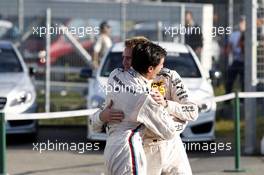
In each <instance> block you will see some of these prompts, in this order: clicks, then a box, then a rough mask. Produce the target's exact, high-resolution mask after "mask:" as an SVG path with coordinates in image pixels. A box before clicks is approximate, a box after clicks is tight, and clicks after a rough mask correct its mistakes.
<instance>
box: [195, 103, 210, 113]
mask: <svg viewBox="0 0 264 175" xmlns="http://www.w3.org/2000/svg"><path fill="white" fill-rule="evenodd" d="M198 109H199V113H200V112H203V113H206V112H209V111H210V110H211V109H212V101H209V100H207V101H203V102H202V103H201V104H199V105H198Z"/></svg>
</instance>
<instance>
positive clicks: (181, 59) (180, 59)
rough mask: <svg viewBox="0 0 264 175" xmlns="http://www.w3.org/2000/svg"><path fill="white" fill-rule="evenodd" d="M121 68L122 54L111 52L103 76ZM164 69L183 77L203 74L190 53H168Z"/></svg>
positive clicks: (195, 76) (102, 72) (196, 76)
mask: <svg viewBox="0 0 264 175" xmlns="http://www.w3.org/2000/svg"><path fill="white" fill-rule="evenodd" d="M119 67H123V66H122V53H121V52H110V53H109V54H108V56H107V58H106V61H105V63H104V65H103V68H102V71H101V76H103V77H108V76H109V75H110V73H111V72H112V71H113V70H114V69H115V68H119ZM164 67H166V68H169V69H171V70H176V71H177V72H178V73H179V75H180V76H181V77H186V78H198V77H201V73H200V71H199V69H198V67H197V65H196V63H195V61H194V59H193V57H192V55H191V54H190V53H168V56H167V57H166V60H165V63H164Z"/></svg>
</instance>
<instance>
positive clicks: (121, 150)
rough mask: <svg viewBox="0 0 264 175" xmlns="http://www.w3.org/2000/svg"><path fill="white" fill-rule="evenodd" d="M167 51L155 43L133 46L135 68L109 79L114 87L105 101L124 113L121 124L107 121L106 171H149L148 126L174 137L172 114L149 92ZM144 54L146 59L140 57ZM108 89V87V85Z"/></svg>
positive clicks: (119, 71) (160, 134)
mask: <svg viewBox="0 0 264 175" xmlns="http://www.w3.org/2000/svg"><path fill="white" fill-rule="evenodd" d="M165 56H166V51H165V50H164V49H162V48H161V47H160V46H158V45H156V44H153V43H150V42H149V43H144V44H138V45H136V46H135V48H134V49H133V58H134V59H133V61H132V66H133V68H134V69H135V70H136V71H135V70H133V69H132V68H131V69H130V70H129V71H123V70H122V69H115V70H114V71H113V72H112V73H111V74H110V77H109V79H108V86H109V87H111V88H110V89H111V90H110V91H109V92H108V93H107V96H106V104H108V103H110V101H111V100H112V101H113V108H114V109H118V110H122V111H123V112H124V119H123V120H122V122H120V123H113V122H109V123H108V124H107V134H108V138H107V143H106V147H105V151H104V156H105V164H106V169H107V173H108V174H111V175H117V174H118V175H119V174H120V175H123V174H133V175H134V174H142V175H145V174H146V173H147V171H146V168H147V164H146V158H145V152H144V150H143V145H142V140H141V135H142V134H144V133H143V131H144V128H148V129H149V130H150V131H151V132H153V133H154V134H155V135H156V136H158V137H159V138H162V139H164V140H166V139H172V138H174V137H175V134H176V128H175V126H174V122H173V117H172V116H170V115H169V114H168V113H167V112H166V110H165V109H164V107H163V106H162V105H160V104H158V103H157V102H156V101H154V100H153V99H152V97H151V95H150V93H151V82H152V79H153V78H155V76H156V75H157V73H158V72H160V69H161V68H162V67H163V62H164V57H165ZM142 57H144V58H145V59H144V60H141V58H142ZM107 89H109V88H107Z"/></svg>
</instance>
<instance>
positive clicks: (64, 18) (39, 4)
mask: <svg viewBox="0 0 264 175" xmlns="http://www.w3.org/2000/svg"><path fill="white" fill-rule="evenodd" d="M47 8H50V9H51V26H52V27H54V28H56V27H57V28H58V27H59V26H60V25H61V24H63V25H65V26H66V27H68V28H70V27H75V28H78V27H91V28H93V29H94V28H95V27H98V26H99V24H100V23H101V22H102V21H104V20H108V21H109V24H110V25H111V28H112V39H113V41H114V42H119V41H122V40H123V39H125V38H126V37H130V36H134V35H145V36H146V37H149V38H150V39H151V40H165V41H179V42H183V41H184V40H183V38H182V36H181V35H175V36H173V37H171V36H166V35H164V28H165V27H169V26H178V25H179V24H183V25H184V15H185V12H186V11H191V12H192V13H193V16H194V20H195V22H196V23H197V24H198V25H199V26H201V28H202V31H203V32H205V33H206V32H208V31H210V30H211V27H212V20H208V18H210V19H212V15H213V8H212V5H202V4H190V3H188V4H187V3H186V4H183V3H143V2H142V3H113V2H111V3H107V2H103V3H102V2H99V3H96V2H87V1H81V0H80V1H68V0H63V1H56V0H55V1H48V2H46V1H35V0H16V1H7V0H4V1H1V2H0V14H1V15H2V19H5V20H8V21H11V22H12V23H13V24H14V26H15V28H16V31H20V33H19V32H17V35H16V33H14V34H13V35H12V36H9V38H6V39H8V40H12V41H13V42H15V43H16V44H17V45H18V48H19V50H20V51H21V53H22V55H23V57H24V59H25V61H26V63H27V64H28V66H30V67H35V68H36V70H37V73H36V75H35V84H36V87H37V91H38V94H39V98H38V101H39V104H40V105H39V106H40V111H43V110H44V107H43V106H44V101H45V98H44V96H45V79H46V77H45V71H46V69H45V61H46V60H45V56H44V57H43V55H42V53H43V52H42V51H45V49H46V35H45V34H43V33H41V32H40V30H41V29H42V28H44V27H45V26H46V9H47ZM205 14H206V15H205ZM160 24H161V25H160ZM96 37H97V35H96V34H94V33H91V34H84V35H75V38H76V39H77V41H78V42H79V44H80V45H81V46H82V47H83V48H84V49H85V50H86V51H87V52H88V53H89V54H92V52H93V44H94V41H95V39H96ZM211 40H212V38H211V36H210V35H206V34H204V37H203V43H204V46H203V53H202V55H201V57H202V58H201V62H202V64H203V65H204V67H205V68H207V69H208V70H209V69H210V68H211V65H212V60H211V59H210V58H211V55H212V49H211ZM50 56H51V75H50V79H51V87H50V90H51V111H60V110H67V109H69V110H71V109H72V107H73V106H74V107H75V108H85V107H86V104H85V96H86V92H87V82H86V81H87V80H84V79H81V78H80V77H79V72H80V70H81V69H82V68H83V67H87V66H89V65H88V63H87V61H86V60H85V59H84V58H83V57H82V56H80V54H78V51H77V50H76V48H75V47H74V46H73V45H72V44H71V43H70V42H69V40H68V38H67V37H66V36H65V35H63V34H56V35H51V46H50ZM208 58H209V59H208ZM69 97H70V98H69ZM80 101H81V103H80ZM76 104H79V105H76Z"/></svg>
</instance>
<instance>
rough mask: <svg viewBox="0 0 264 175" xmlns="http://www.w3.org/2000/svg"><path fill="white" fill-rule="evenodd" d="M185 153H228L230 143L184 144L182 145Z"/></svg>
mask: <svg viewBox="0 0 264 175" xmlns="http://www.w3.org/2000/svg"><path fill="white" fill-rule="evenodd" d="M183 145H184V148H185V150H186V151H203V152H210V153H211V154H215V153H217V152H219V151H230V150H231V149H232V143H231V142H227V143H222V142H211V143H208V142H200V143H194V142H186V143H183Z"/></svg>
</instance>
